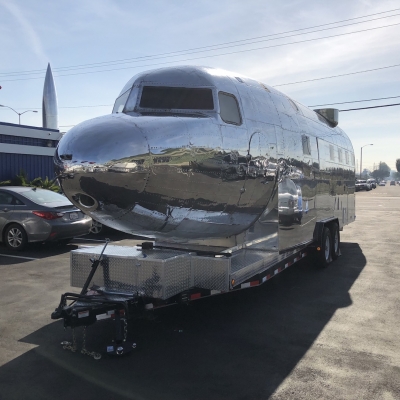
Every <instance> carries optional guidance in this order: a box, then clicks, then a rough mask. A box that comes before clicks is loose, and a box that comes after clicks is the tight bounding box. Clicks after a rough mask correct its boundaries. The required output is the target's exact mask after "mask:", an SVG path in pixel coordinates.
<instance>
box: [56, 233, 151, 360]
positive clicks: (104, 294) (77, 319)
mask: <svg viewBox="0 0 400 400" xmlns="http://www.w3.org/2000/svg"><path fill="white" fill-rule="evenodd" d="M108 242H109V241H108V240H106V244H105V246H104V248H103V251H102V253H101V254H100V256H99V258H98V259H97V260H91V261H92V269H91V271H90V273H89V276H88V278H87V280H86V282H85V285H84V286H83V288H82V291H81V293H79V294H78V293H69V292H68V293H64V294H62V295H61V300H60V304H59V306H58V307H57V308H56V309H55V310H54V312H53V313H52V314H51V318H52V319H60V318H63V319H64V328H65V329H66V328H67V327H71V329H72V342H68V341H63V342H62V343H61V345H62V346H63V349H64V350H70V351H72V352H73V353H75V352H76V351H77V348H78V346H77V340H76V332H75V328H77V327H79V326H82V327H83V337H82V350H81V353H82V354H85V355H88V356H90V357H93V358H94V359H95V360H99V359H100V358H101V354H100V353H97V352H94V351H89V350H87V348H86V329H87V327H88V326H89V325H92V324H94V323H95V322H97V321H100V320H103V319H113V320H114V322H115V336H114V339H113V340H112V343H111V344H110V345H108V346H106V353H107V354H109V355H117V356H121V355H124V354H127V353H129V352H130V351H132V350H133V349H135V348H136V343H134V342H131V341H128V321H127V320H128V318H132V317H133V315H134V314H140V313H141V312H142V309H143V304H142V303H143V302H142V301H141V298H140V296H139V295H138V294H134V293H121V292H117V291H108V290H105V289H103V288H100V287H98V286H93V287H91V288H90V289H88V286H89V284H90V281H91V280H92V278H93V276H94V274H95V272H96V269H97V267H98V266H99V264H100V263H101V258H102V255H103V252H104V250H105V248H106V247H107V244H108Z"/></svg>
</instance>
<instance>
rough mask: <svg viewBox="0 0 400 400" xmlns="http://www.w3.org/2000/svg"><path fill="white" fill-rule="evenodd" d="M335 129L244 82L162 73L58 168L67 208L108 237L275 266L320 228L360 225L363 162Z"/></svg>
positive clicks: (63, 147) (134, 86)
mask: <svg viewBox="0 0 400 400" xmlns="http://www.w3.org/2000/svg"><path fill="white" fill-rule="evenodd" d="M335 118H336V119H337V111H336V110H333V111H332V110H318V113H317V112H315V111H313V110H310V109H309V108H307V107H305V106H303V105H301V104H300V103H298V102H296V101H294V100H292V99H290V98H289V97H288V96H286V95H284V94H282V93H281V92H279V91H277V90H275V89H274V88H272V87H270V86H268V85H265V84H263V83H261V82H258V81H256V80H253V79H249V78H246V77H243V76H241V75H238V74H234V73H230V72H227V71H223V70H219V69H214V68H205V67H193V66H184V67H171V68H163V69H158V70H154V71H148V72H144V73H140V74H138V75H136V76H135V77H133V78H132V79H131V80H130V81H129V82H128V83H127V84H126V85H125V87H124V88H123V89H122V91H121V93H120V96H119V97H118V98H117V100H116V102H115V106H114V110H113V113H112V114H111V115H107V116H104V117H99V118H95V119H92V120H89V121H86V122H83V123H81V124H79V125H77V126H75V127H74V128H72V129H71V130H70V131H68V133H67V134H66V135H64V137H63V138H62V139H61V141H60V143H59V146H58V148H57V151H56V155H55V162H56V167H57V170H58V173H59V174H60V176H61V178H60V182H61V185H62V188H63V191H64V193H65V194H66V196H67V197H68V198H69V199H70V200H71V201H72V202H73V203H74V204H75V205H76V206H77V207H79V208H80V209H82V211H84V212H85V213H87V214H89V215H90V216H91V217H92V218H94V219H95V220H97V221H99V222H101V223H103V224H105V225H107V226H110V227H112V228H115V229H118V230H121V231H124V232H127V233H131V234H134V235H139V236H142V237H146V238H150V239H151V240H154V241H155V242H156V243H157V244H163V245H164V246H171V247H174V248H181V249H182V250H185V249H186V250H196V249H201V248H203V249H204V248H205V247H206V248H208V249H214V250H215V251H219V252H221V251H225V252H234V251H237V250H239V249H246V248H248V249H253V250H254V251H257V250H263V251H266V252H272V253H275V255H276V254H279V253H284V252H287V251H289V250H291V249H293V248H301V247H304V246H306V245H307V244H309V243H311V242H312V241H313V238H314V231H315V226H316V223H317V222H318V221H323V220H327V219H332V218H335V219H337V221H338V224H339V227H340V229H342V228H343V226H344V225H346V224H348V223H350V222H352V221H354V219H355V197H354V186H355V185H354V183H355V159H354V151H353V147H352V144H351V142H350V140H349V138H348V137H347V135H346V134H345V133H344V132H343V131H342V130H341V129H340V128H339V127H337V126H336V124H337V122H335Z"/></svg>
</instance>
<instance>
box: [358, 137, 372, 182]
mask: <svg viewBox="0 0 400 400" xmlns="http://www.w3.org/2000/svg"><path fill="white" fill-rule="evenodd" d="M373 145H374V144H373V143H369V144H365V145H364V146H361V157H360V179H361V174H362V149H363V147H365V146H373Z"/></svg>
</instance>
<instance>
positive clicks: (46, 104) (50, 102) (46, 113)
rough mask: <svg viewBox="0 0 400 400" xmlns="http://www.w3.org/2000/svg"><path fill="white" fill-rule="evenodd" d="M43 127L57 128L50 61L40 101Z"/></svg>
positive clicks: (55, 101)
mask: <svg viewBox="0 0 400 400" xmlns="http://www.w3.org/2000/svg"><path fill="white" fill-rule="evenodd" d="M42 117H43V128H48V129H57V130H58V107H57V93H56V87H55V85H54V80H53V73H52V72H51V67H50V63H49V64H48V65H47V71H46V78H45V80H44V86H43V101H42Z"/></svg>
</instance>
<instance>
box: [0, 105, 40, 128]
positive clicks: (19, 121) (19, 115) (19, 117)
mask: <svg viewBox="0 0 400 400" xmlns="http://www.w3.org/2000/svg"><path fill="white" fill-rule="evenodd" d="M0 107H5V108H9V109H10V110H12V111H14V112H15V113H16V114H18V123H19V125H21V115H22V114H25V113H27V112H30V111H31V112H34V113H37V111H35V110H26V111H24V112H22V113H19V112H18V111H15V110H14V109H13V108H12V107H8V106H3V105H2V104H0Z"/></svg>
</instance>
